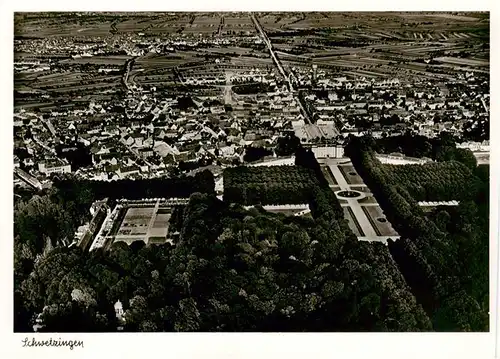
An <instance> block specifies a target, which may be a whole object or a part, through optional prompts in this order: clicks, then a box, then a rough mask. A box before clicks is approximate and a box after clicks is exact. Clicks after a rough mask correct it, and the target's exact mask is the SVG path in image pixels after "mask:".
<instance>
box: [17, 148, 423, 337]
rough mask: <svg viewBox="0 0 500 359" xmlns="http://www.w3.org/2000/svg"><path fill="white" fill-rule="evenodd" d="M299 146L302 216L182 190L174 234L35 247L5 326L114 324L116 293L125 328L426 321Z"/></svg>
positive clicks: (391, 327)
mask: <svg viewBox="0 0 500 359" xmlns="http://www.w3.org/2000/svg"><path fill="white" fill-rule="evenodd" d="M299 152H302V153H297V156H296V167H297V168H299V170H298V171H297V172H301V171H305V173H308V174H309V176H310V177H313V178H314V175H315V174H317V175H318V176H320V177H319V178H315V181H314V182H312V183H311V185H312V188H311V191H310V192H311V196H310V207H311V210H312V217H313V218H307V217H294V216H291V217H289V216H285V215H283V214H272V213H268V212H265V211H264V210H263V209H262V208H261V207H256V208H254V209H251V210H249V211H247V210H244V209H243V208H242V207H241V205H239V204H234V203H231V202H230V201H228V200H226V201H225V202H222V201H219V200H218V199H217V198H215V196H214V195H213V194H193V195H192V196H191V198H190V201H189V204H188V205H187V206H186V207H185V208H184V209H183V208H182V207H179V208H176V209H174V211H173V213H172V217H171V220H170V225H171V226H172V227H175V230H176V231H179V232H180V236H179V238H178V240H177V241H176V242H175V243H174V245H170V244H165V245H161V246H144V244H141V243H140V242H136V243H133V244H132V245H131V246H127V245H126V244H124V243H117V244H114V245H113V246H112V247H111V250H110V251H109V252H104V251H102V250H97V251H93V252H91V253H82V252H81V251H80V250H79V249H78V248H67V247H58V248H55V249H54V250H52V251H50V252H49V253H48V254H46V255H43V256H42V257H41V258H40V259H39V260H38V261H37V262H36V264H34V265H33V266H32V269H31V271H30V272H31V275H29V276H25V277H24V279H23V281H22V282H21V284H19V286H18V289H17V290H16V296H15V303H16V305H15V308H16V319H15V325H16V331H29V330H30V324H31V323H32V318H33V315H34V314H36V313H42V315H41V319H42V321H43V323H42V329H41V330H42V331H45V332H53V331H58V332H82V331H88V332H102V331H115V330H116V328H117V326H118V322H117V319H116V317H115V313H114V310H113V304H114V303H115V302H116V301H117V300H120V301H121V302H122V303H123V309H124V311H125V319H126V322H125V323H124V328H123V329H124V330H125V331H229V332H231V331H244V332H248V331H428V330H432V326H431V322H430V320H429V318H428V317H427V315H426V314H425V312H424V311H423V309H422V307H421V306H420V305H418V304H417V303H416V300H415V298H414V297H413V295H412V294H411V292H410V289H409V287H408V286H407V284H406V283H405V280H404V279H403V277H402V276H401V273H400V272H399V271H398V268H397V265H396V263H395V262H394V261H393V259H392V258H391V255H390V253H389V251H388V248H387V247H386V246H384V245H382V244H378V243H368V242H359V241H358V240H357V238H356V237H355V236H354V234H353V233H352V232H351V231H350V229H349V226H348V223H347V221H346V220H345V219H344V215H343V211H342V208H341V206H340V204H339V202H338V201H337V199H336V197H335V195H334V193H333V192H332V191H331V190H330V188H329V187H328V185H327V182H326V180H325V179H324V178H323V175H322V173H321V171H318V170H319V164H318V163H317V161H316V159H315V158H314V155H313V154H312V152H311V151H308V150H301V151H299ZM304 167H305V168H304ZM288 168H289V169H290V168H294V167H288ZM173 229H174V228H173Z"/></svg>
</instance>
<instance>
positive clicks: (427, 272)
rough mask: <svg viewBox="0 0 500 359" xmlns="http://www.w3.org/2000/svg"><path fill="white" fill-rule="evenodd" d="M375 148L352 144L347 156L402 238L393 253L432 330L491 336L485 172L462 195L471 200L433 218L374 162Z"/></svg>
mask: <svg viewBox="0 0 500 359" xmlns="http://www.w3.org/2000/svg"><path fill="white" fill-rule="evenodd" d="M374 147H375V146H374V141H373V139H371V138H367V137H364V138H352V139H351V141H350V143H349V144H348V146H347V147H346V154H347V155H348V156H349V157H350V158H351V160H352V163H353V165H354V167H355V168H356V170H357V172H358V173H359V174H360V175H361V176H362V178H363V180H364V181H365V183H366V184H367V185H368V186H369V188H370V189H371V191H372V192H373V194H374V195H375V197H376V198H377V201H378V203H379V204H380V206H381V207H382V209H383V210H384V213H385V215H386V216H387V218H388V219H389V221H390V222H391V223H392V224H393V226H394V227H395V229H396V230H397V231H398V233H399V234H400V235H401V239H400V240H397V241H396V242H390V243H389V249H390V251H391V254H392V256H393V257H394V259H395V260H396V262H397V263H398V266H399V268H400V270H401V272H402V273H403V275H404V277H405V279H406V281H407V282H408V284H409V285H410V286H411V287H412V291H413V293H414V294H415V296H416V298H417V299H418V301H419V302H420V303H421V304H422V305H423V307H424V308H425V310H426V312H427V313H428V314H429V316H430V317H431V318H432V321H433V325H434V328H435V329H436V330H439V331H486V330H488V314H487V313H488V307H489V299H488V267H489V266H488V240H489V234H488V224H487V223H488V220H487V218H488V217H487V213H488V201H487V200H486V198H488V194H487V193H488V178H487V175H485V173H484V170H483V169H479V168H475V169H474V173H477V176H473V178H472V181H471V183H469V186H468V188H465V189H463V190H462V192H463V193H465V191H467V190H470V192H471V193H473V194H474V197H473V198H472V199H471V198H469V199H464V200H463V201H461V203H460V205H459V206H458V207H455V208H439V207H438V209H436V210H435V214H436V216H435V217H433V218H431V217H430V216H428V215H426V213H425V212H424V211H423V210H422V208H421V207H420V206H419V205H418V203H417V200H416V199H415V198H414V197H413V196H412V195H411V194H410V193H409V192H408V190H407V189H406V188H405V187H404V183H403V184H402V183H400V182H399V180H398V177H397V176H393V175H392V173H391V171H389V170H388V167H387V166H384V165H382V164H381V163H380V162H379V161H378V159H376V157H375V152H374V150H373V148H374ZM403 151H404V149H403ZM442 165H443V168H444V167H446V166H448V165H449V164H448V163H446V162H442ZM421 170H422V171H425V166H422V167H421ZM438 173H439V171H437V172H435V174H436V175H437V174H438ZM414 174H415V175H416V173H415V172H414ZM445 181H453V178H452V177H446V175H443V178H441V179H436V181H435V183H436V186H441V184H440V182H445ZM463 185H465V184H463ZM478 185H479V188H478ZM444 188H448V190H450V191H451V190H454V188H455V187H453V186H447V185H446V184H445V185H444V186H443V187H442V189H441V191H445V190H444ZM457 195H459V193H457ZM447 197H448V198H452V197H453V193H449V194H447Z"/></svg>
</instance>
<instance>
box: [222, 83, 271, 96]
mask: <svg viewBox="0 0 500 359" xmlns="http://www.w3.org/2000/svg"><path fill="white" fill-rule="evenodd" d="M232 90H233V91H234V93H236V94H238V95H253V94H258V93H263V92H271V91H272V90H273V88H272V87H271V86H270V85H268V84H264V83H261V82H252V83H246V84H241V85H234V86H233V88H232Z"/></svg>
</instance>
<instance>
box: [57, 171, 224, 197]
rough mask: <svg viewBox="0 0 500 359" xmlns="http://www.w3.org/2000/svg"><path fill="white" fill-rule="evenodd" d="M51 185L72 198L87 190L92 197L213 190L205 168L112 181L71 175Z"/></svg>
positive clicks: (146, 195) (155, 194)
mask: <svg viewBox="0 0 500 359" xmlns="http://www.w3.org/2000/svg"><path fill="white" fill-rule="evenodd" d="M54 185H55V186H56V187H57V188H58V189H59V191H61V192H62V193H63V197H64V198H72V199H73V198H74V197H75V195H77V194H78V195H80V192H82V191H83V192H85V191H88V192H89V193H90V194H91V195H92V197H93V199H94V200H97V199H103V198H109V199H119V198H127V199H142V198H173V197H177V198H187V197H189V196H190V195H191V194H192V193H194V192H201V193H213V191H214V188H215V182H214V177H213V174H212V173H211V172H210V171H208V170H204V171H201V172H198V173H196V174H195V175H194V176H183V177H173V178H149V179H139V180H134V179H123V180H116V181H93V180H79V179H75V178H74V177H72V176H61V177H60V178H55V180H54ZM82 188H83V189H82Z"/></svg>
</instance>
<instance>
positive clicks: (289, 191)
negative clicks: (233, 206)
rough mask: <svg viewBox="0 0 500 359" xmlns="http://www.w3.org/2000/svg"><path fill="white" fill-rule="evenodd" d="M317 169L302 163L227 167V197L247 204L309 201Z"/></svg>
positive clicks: (315, 180)
mask: <svg viewBox="0 0 500 359" xmlns="http://www.w3.org/2000/svg"><path fill="white" fill-rule="evenodd" d="M318 184H319V183H318V180H317V178H316V175H315V173H314V172H313V171H312V170H310V169H307V168H304V167H301V166H286V165H284V166H270V167H267V166H259V167H246V166H239V167H232V168H227V169H226V170H225V171H224V200H226V201H230V202H237V203H241V204H245V205H253V204H262V205H265V204H298V203H308V202H309V201H310V198H311V194H312V189H313V188H314V186H317V185H318Z"/></svg>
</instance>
